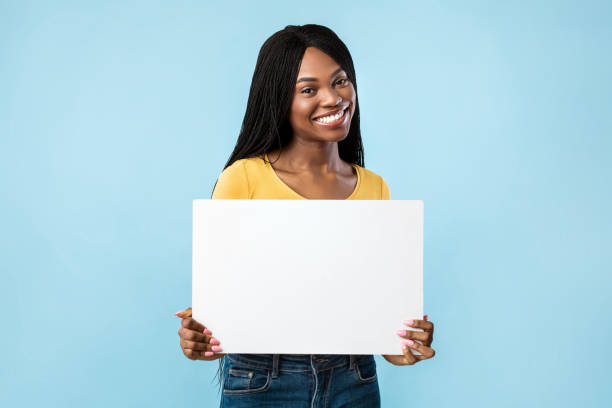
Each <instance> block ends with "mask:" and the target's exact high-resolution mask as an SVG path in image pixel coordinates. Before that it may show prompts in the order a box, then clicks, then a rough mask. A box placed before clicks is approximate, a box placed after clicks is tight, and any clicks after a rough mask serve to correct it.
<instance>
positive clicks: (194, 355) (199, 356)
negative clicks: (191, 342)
mask: <svg viewBox="0 0 612 408" xmlns="http://www.w3.org/2000/svg"><path fill="white" fill-rule="evenodd" d="M208 353H210V355H213V354H214V353H213V352H212V351H200V350H192V349H183V354H185V357H187V358H188V359H190V360H204V358H205V357H208V356H207V354H208Z"/></svg>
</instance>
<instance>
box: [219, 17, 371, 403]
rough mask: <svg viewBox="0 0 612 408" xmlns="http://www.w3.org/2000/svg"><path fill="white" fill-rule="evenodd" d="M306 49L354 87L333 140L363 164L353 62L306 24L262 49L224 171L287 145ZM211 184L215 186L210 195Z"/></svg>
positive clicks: (331, 36) (332, 37)
mask: <svg viewBox="0 0 612 408" xmlns="http://www.w3.org/2000/svg"><path fill="white" fill-rule="evenodd" d="M308 47H315V48H318V49H319V50H321V51H323V52H324V53H326V54H327V55H329V56H330V57H331V58H333V59H334V60H335V61H336V62H337V63H338V65H340V67H341V68H342V69H343V70H344V71H345V72H346V74H347V76H348V78H349V80H350V81H351V82H352V84H353V87H354V88H355V112H354V114H353V118H352V119H351V127H350V129H349V132H348V135H347V137H346V138H345V139H344V140H342V141H340V142H338V154H339V155H340V158H341V159H342V160H344V161H346V162H348V163H354V164H357V165H359V166H361V167H363V166H364V159H363V144H362V142H361V130H360V125H359V98H358V95H357V78H356V77H355V68H354V66H353V58H352V57H351V54H350V53H349V50H348V48H347V47H346V45H345V44H344V43H343V42H342V40H340V38H338V36H337V35H336V33H334V32H333V31H332V30H331V29H329V28H327V27H325V26H322V25H318V24H305V25H301V26H299V25H288V26H286V27H285V28H284V29H282V30H280V31H277V32H276V33H274V34H272V36H270V38H268V39H267V40H266V41H265V42H264V44H263V45H262V46H261V49H260V50H259V55H258V57H257V64H256V65H255V72H254V73H253V79H252V81H251V90H250V92H249V100H248V102H247V107H246V113H245V114H244V119H243V120H242V127H241V129H240V134H239V135H238V141H237V142H236V147H234V151H233V152H232V154H231V155H230V157H229V159H228V160H227V163H226V164H225V167H224V168H223V169H226V168H227V167H228V166H231V165H232V164H233V163H234V162H235V161H237V160H240V159H246V158H250V157H257V156H263V154H264V153H268V152H271V151H273V150H276V149H280V148H282V147H284V146H286V145H287V144H289V142H290V141H291V138H292V136H293V131H292V129H291V125H290V123H289V113H290V109H291V102H292V100H293V94H294V90H295V83H296V81H297V75H298V72H299V70H300V64H301V62H302V57H303V56H304V52H305V51H306V48H308ZM217 181H218V179H217ZM216 186H217V182H215V186H214V187H213V192H214V190H215V187H216ZM211 198H212V193H211ZM224 361H225V358H220V359H219V370H218V371H217V376H218V377H219V391H221V389H222V384H221V382H222V381H223V371H224Z"/></svg>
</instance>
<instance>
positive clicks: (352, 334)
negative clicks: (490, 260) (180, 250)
mask: <svg viewBox="0 0 612 408" xmlns="http://www.w3.org/2000/svg"><path fill="white" fill-rule="evenodd" d="M192 290H193V292H192V295H193V299H192V307H193V317H194V318H195V319H196V320H197V321H199V322H201V323H203V324H204V325H206V326H207V327H208V328H209V329H210V330H212V332H213V335H214V336H215V337H216V338H218V339H219V340H220V342H221V347H222V348H223V353H265V354H401V339H400V337H398V336H397V334H396V331H397V330H399V329H407V327H406V326H404V325H403V324H402V321H403V320H407V319H422V318H423V201H421V200H209V199H204V200H194V201H193V286H192Z"/></svg>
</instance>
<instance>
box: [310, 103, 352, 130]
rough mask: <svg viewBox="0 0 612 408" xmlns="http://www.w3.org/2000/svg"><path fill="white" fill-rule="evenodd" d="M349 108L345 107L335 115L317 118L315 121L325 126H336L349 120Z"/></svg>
mask: <svg viewBox="0 0 612 408" xmlns="http://www.w3.org/2000/svg"><path fill="white" fill-rule="evenodd" d="M347 110H348V106H347V107H346V108H345V109H343V110H342V111H341V112H338V113H337V114H335V115H329V116H324V117H322V118H317V119H315V120H314V121H315V122H316V123H317V124H319V125H321V126H325V127H334V126H339V125H343V124H344V123H346V122H347V121H348V115H347V114H346V112H347Z"/></svg>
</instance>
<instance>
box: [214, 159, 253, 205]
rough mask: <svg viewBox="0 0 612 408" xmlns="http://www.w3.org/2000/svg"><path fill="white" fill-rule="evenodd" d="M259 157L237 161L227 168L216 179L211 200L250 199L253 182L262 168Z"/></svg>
mask: <svg viewBox="0 0 612 408" xmlns="http://www.w3.org/2000/svg"><path fill="white" fill-rule="evenodd" d="M263 165H264V162H263V159H262V158H261V157H250V158H246V159H239V160H236V161H235V162H233V163H232V164H230V165H229V166H227V167H226V168H225V169H223V171H222V172H221V174H220V175H219V178H218V179H217V183H216V185H215V189H214V191H213V195H212V198H213V199H248V198H251V197H250V196H251V190H252V183H253V180H255V179H257V177H258V175H259V174H261V172H262V171H263V169H264V167H263Z"/></svg>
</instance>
